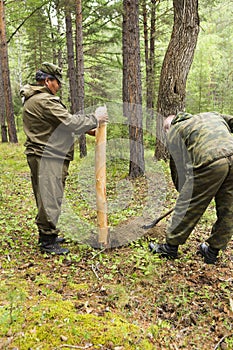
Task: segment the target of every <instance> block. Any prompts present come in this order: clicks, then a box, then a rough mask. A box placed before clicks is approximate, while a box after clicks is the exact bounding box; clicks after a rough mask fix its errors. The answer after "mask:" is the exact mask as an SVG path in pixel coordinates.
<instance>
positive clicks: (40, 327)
mask: <svg viewBox="0 0 233 350" xmlns="http://www.w3.org/2000/svg"><path fill="white" fill-rule="evenodd" d="M77 287H78V285H77V286H76V287H75V289H76V290H77ZM81 289H82V286H81V288H80V290H81ZM0 293H1V296H2V295H3V294H4V295H5V298H4V300H1V303H3V305H2V306H1V315H0V322H1V329H0V337H1V341H2V342H3V343H4V339H5V343H7V340H8V348H9V349H13V348H19V349H21V350H28V349H44V350H50V349H57V348H59V347H60V346H62V345H63V346H64V344H69V345H70V346H71V347H72V345H73V346H75V345H79V346H81V345H83V346H85V345H86V346H87V345H89V347H91V344H92V346H93V348H95V349H100V348H101V347H102V346H103V345H104V346H111V347H113V346H122V345H123V346H124V349H141V348H143V349H153V347H152V345H151V344H150V343H149V341H148V340H146V339H145V334H144V332H143V330H142V329H141V328H140V327H139V326H137V325H135V324H132V323H129V322H128V321H127V320H126V319H124V318H123V317H122V316H120V315H117V314H116V313H112V312H107V311H106V313H105V314H104V315H103V316H98V315H94V314H91V313H85V314H80V313H78V311H77V308H76V306H75V301H72V300H63V299H62V296H61V295H59V294H58V293H55V292H51V291H50V292H49V293H46V291H43V293H42V295H37V296H36V295H34V296H32V295H31V292H30V290H29V289H28V286H27V284H26V283H25V281H20V280H17V281H14V282H10V281H9V282H6V283H3V284H2V285H1V289H0ZM9 339H10V340H11V341H9ZM67 347H68V345H67Z"/></svg>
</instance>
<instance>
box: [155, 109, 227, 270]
mask: <svg viewBox="0 0 233 350" xmlns="http://www.w3.org/2000/svg"><path fill="white" fill-rule="evenodd" d="M164 128H165V131H166V132H167V142H168V149H169V152H170V155H171V162H170V166H171V175H172V179H173V182H174V184H175V186H176V189H177V190H178V191H179V192H180V193H179V197H178V199H177V202H176V205H175V209H174V212H173V215H172V218H171V223H170V225H169V226H168V229H167V233H166V243H165V244H158V245H154V244H153V243H152V242H151V243H150V245H149V247H150V249H151V251H152V252H153V253H158V254H160V255H162V256H165V257H168V258H176V257H177V252H178V246H179V245H180V244H184V243H185V242H186V240H187V238H188V237H189V235H190V233H191V232H192V230H193V229H194V227H195V225H196V224H197V222H198V221H199V219H200V218H201V216H202V214H203V213H204V212H205V210H206V208H207V207H208V205H209V204H210V202H211V200H212V199H213V198H214V199H215V204H216V213H217V220H216V222H215V224H214V225H213V227H212V231H211V235H210V237H209V238H208V239H207V243H208V244H207V243H202V244H201V245H200V246H199V248H198V253H199V254H200V255H202V256H203V257H204V261H205V262H206V263H209V264H214V263H215V262H216V261H217V256H218V253H219V250H220V249H225V248H226V246H227V243H228V242H229V241H230V239H231V237H232V235H233V222H232V218H233V137H232V135H231V132H233V116H227V115H220V114H218V113H215V112H208V113H201V114H197V115H191V114H188V113H178V114H177V115H176V116H169V117H167V118H166V120H165V123H164Z"/></svg>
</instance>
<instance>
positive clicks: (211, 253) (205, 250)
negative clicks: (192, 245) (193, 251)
mask: <svg viewBox="0 0 233 350" xmlns="http://www.w3.org/2000/svg"><path fill="white" fill-rule="evenodd" d="M218 253H219V249H217V248H212V247H210V246H208V245H207V244H206V243H202V244H200V245H199V247H198V251H197V254H199V255H201V256H203V257H204V262H205V263H206V264H215V263H216V262H217V260H218V259H217V256H218Z"/></svg>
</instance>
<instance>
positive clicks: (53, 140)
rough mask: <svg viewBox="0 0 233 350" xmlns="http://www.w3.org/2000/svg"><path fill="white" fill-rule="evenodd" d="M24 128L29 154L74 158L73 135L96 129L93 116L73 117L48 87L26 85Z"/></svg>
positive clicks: (22, 92) (24, 94) (24, 88)
mask: <svg viewBox="0 0 233 350" xmlns="http://www.w3.org/2000/svg"><path fill="white" fill-rule="evenodd" d="M20 94H21V96H22V97H23V104H24V106H23V126H24V132H25V134H26V136H27V140H26V142H25V147H26V151H25V153H26V154H27V155H38V156H42V155H43V156H46V157H56V158H61V159H63V160H72V159H73V142H74V133H76V134H79V135H81V134H83V133H85V132H86V131H88V130H91V129H94V128H96V127H97V124H98V122H97V119H96V118H95V116H94V115H92V114H90V115H81V114H70V113H69V112H68V111H67V109H66V107H65V106H64V105H63V104H62V102H61V100H60V98H59V97H58V96H55V95H53V94H52V93H51V92H50V91H49V90H48V89H47V88H46V87H44V86H36V85H30V84H28V85H25V86H24V87H23V89H22V90H21V91H20Z"/></svg>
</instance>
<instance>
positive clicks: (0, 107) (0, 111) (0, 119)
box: [0, 56, 8, 142]
mask: <svg viewBox="0 0 233 350" xmlns="http://www.w3.org/2000/svg"><path fill="white" fill-rule="evenodd" d="M0 101H1V103H0V123H1V140H2V142H8V138H7V127H6V120H5V97H4V90H3V80H2V60H1V56H0Z"/></svg>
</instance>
